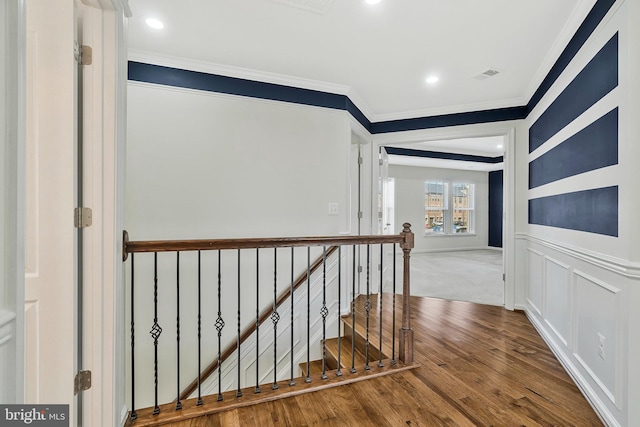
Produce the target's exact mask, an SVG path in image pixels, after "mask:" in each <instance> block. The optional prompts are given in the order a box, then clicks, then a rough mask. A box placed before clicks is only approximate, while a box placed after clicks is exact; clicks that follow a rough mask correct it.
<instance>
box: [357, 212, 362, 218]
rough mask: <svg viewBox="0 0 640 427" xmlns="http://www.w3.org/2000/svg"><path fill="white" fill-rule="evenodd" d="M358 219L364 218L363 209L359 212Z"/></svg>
mask: <svg viewBox="0 0 640 427" xmlns="http://www.w3.org/2000/svg"><path fill="white" fill-rule="evenodd" d="M358 219H362V211H360V212H358Z"/></svg>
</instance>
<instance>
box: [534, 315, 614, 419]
mask: <svg viewBox="0 0 640 427" xmlns="http://www.w3.org/2000/svg"><path fill="white" fill-rule="evenodd" d="M522 309H523V310H524V312H525V314H526V316H527V318H528V319H529V321H530V322H531V324H532V325H533V327H534V328H535V329H536V331H538V333H539V334H540V336H541V337H542V339H543V340H544V342H545V343H546V344H547V345H548V346H549V348H550V349H551V351H552V352H553V354H554V355H555V356H556V359H558V361H559V362H560V364H561V365H562V367H563V368H564V370H565V371H566V372H567V374H569V376H570V377H571V379H572V380H573V382H574V383H575V384H576V386H578V388H579V389H580V392H581V393H582V394H583V395H584V396H585V397H586V399H587V402H589V404H590V405H591V407H592V408H593V410H594V411H595V412H596V414H597V415H598V417H599V418H600V420H601V421H602V422H603V423H604V424H605V425H606V426H609V427H621V424H620V423H619V422H618V420H617V419H616V418H615V416H614V415H613V414H612V413H611V411H609V409H608V408H607V406H606V405H605V404H604V403H603V402H602V400H601V399H600V397H599V396H598V394H597V393H596V391H595V390H594V389H593V388H592V387H591V385H590V384H589V382H588V381H587V380H586V379H585V378H584V376H582V374H581V373H580V371H579V369H578V368H577V367H576V365H575V364H574V363H573V361H572V360H571V359H570V358H569V357H567V355H566V354H565V353H564V352H563V351H562V348H561V347H560V345H558V343H556V341H555V339H554V338H553V336H552V335H551V334H549V333H548V332H547V330H546V328H545V327H544V325H543V324H542V323H541V322H540V320H539V319H538V318H537V317H536V315H535V314H534V313H531V311H530V310H529V309H528V308H527V307H523V308H522Z"/></svg>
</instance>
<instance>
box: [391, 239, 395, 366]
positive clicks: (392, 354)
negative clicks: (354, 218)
mask: <svg viewBox="0 0 640 427" xmlns="http://www.w3.org/2000/svg"><path fill="white" fill-rule="evenodd" d="M391 323H392V324H391V335H392V336H391V365H395V364H396V247H395V245H394V246H393V315H392V319H391Z"/></svg>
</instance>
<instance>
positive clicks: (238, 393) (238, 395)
mask: <svg viewBox="0 0 640 427" xmlns="http://www.w3.org/2000/svg"><path fill="white" fill-rule="evenodd" d="M237 293H238V368H237V371H238V390H236V397H242V390H240V249H238V292H237Z"/></svg>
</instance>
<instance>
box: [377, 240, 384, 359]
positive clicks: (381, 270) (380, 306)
mask: <svg viewBox="0 0 640 427" xmlns="http://www.w3.org/2000/svg"><path fill="white" fill-rule="evenodd" d="M383 252H384V245H383V244H382V243H380V288H379V289H378V316H379V317H380V341H379V344H378V356H379V359H378V368H382V367H383V366H384V365H383V364H382V285H383V280H382V279H383V277H382V276H383V272H384V259H383Z"/></svg>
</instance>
